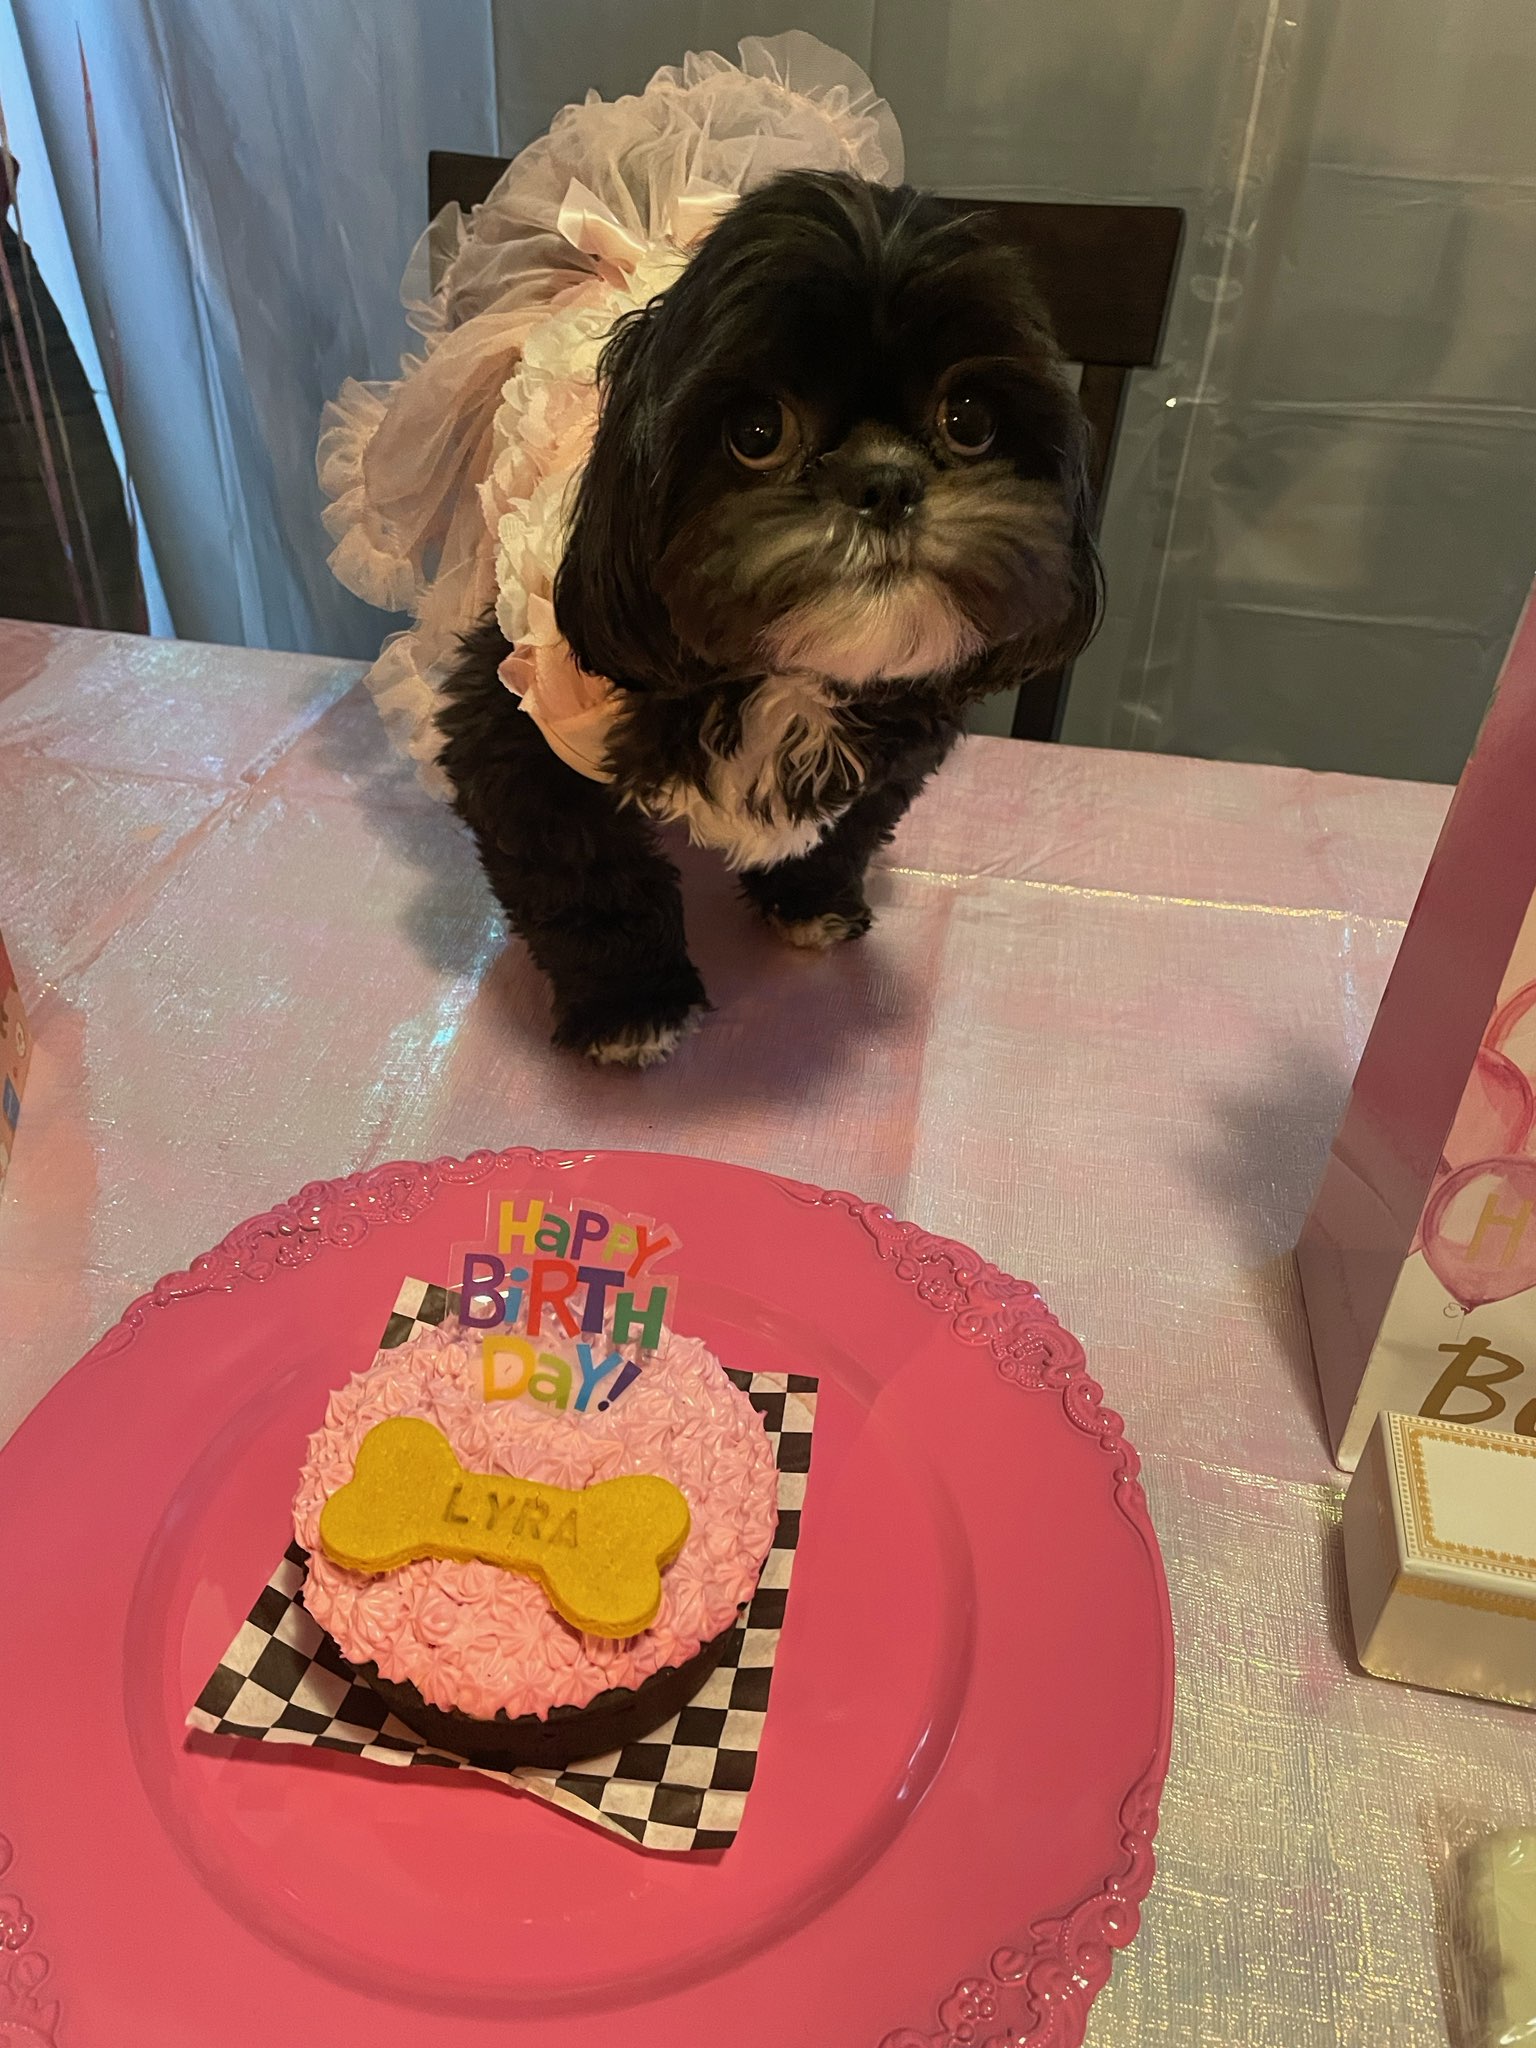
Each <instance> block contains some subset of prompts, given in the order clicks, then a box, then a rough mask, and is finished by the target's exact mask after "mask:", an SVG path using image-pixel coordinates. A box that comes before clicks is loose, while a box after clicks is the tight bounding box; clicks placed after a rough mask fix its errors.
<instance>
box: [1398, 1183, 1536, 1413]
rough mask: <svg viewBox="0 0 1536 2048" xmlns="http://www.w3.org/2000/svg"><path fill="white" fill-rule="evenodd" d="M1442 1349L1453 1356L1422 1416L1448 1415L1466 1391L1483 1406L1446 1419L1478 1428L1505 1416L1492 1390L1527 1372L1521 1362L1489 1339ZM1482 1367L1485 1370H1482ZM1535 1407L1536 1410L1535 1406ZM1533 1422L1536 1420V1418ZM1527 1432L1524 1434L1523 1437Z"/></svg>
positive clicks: (1500, 1399)
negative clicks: (1449, 1405) (1453, 1401)
mask: <svg viewBox="0 0 1536 2048" xmlns="http://www.w3.org/2000/svg"><path fill="white" fill-rule="evenodd" d="M1526 1207H1527V1208H1529V1207H1530V1204H1529V1203H1527V1204H1526ZM1478 1229H1479V1230H1481V1229H1482V1225H1481V1224H1479V1225H1478ZM1472 1241H1473V1243H1474V1244H1475V1243H1476V1242H1477V1240H1476V1238H1474V1239H1473V1240H1472ZM1439 1348H1440V1350H1442V1351H1449V1352H1450V1353H1451V1354H1452V1357H1451V1362H1450V1364H1449V1365H1448V1366H1447V1367H1446V1368H1445V1371H1444V1372H1443V1373H1441V1375H1440V1377H1439V1379H1437V1380H1436V1381H1435V1384H1434V1385H1433V1386H1432V1387H1431V1388H1430V1390H1429V1393H1428V1395H1427V1396H1426V1398H1425V1401H1424V1405H1423V1406H1422V1407H1421V1408H1420V1410H1419V1413H1420V1414H1421V1415H1429V1416H1443V1415H1445V1411H1446V1405H1447V1403H1448V1402H1449V1401H1450V1399H1451V1396H1452V1395H1453V1394H1457V1393H1460V1392H1461V1391H1462V1390H1463V1389H1465V1390H1466V1392H1467V1393H1469V1394H1472V1395H1475V1396H1479V1397H1480V1398H1481V1400H1482V1404H1483V1405H1482V1406H1481V1407H1480V1408H1478V1409H1477V1410H1476V1411H1475V1412H1474V1411H1473V1410H1471V1409H1467V1408H1458V1409H1457V1411H1456V1413H1455V1414H1454V1415H1452V1416H1450V1417H1448V1418H1447V1419H1448V1420H1449V1421H1452V1422H1470V1423H1472V1424H1474V1425H1475V1424H1477V1423H1479V1422H1491V1421H1492V1420H1493V1418H1494V1416H1495V1415H1502V1414H1503V1413H1504V1409H1505V1407H1506V1405H1507V1404H1506V1402H1505V1399H1504V1396H1503V1395H1502V1394H1496V1393H1495V1392H1494V1391H1493V1390H1494V1388H1495V1387H1501V1386H1503V1384H1504V1382H1505V1381H1506V1380H1514V1379H1518V1378H1519V1377H1520V1375H1521V1373H1523V1372H1524V1371H1525V1367H1524V1366H1523V1365H1522V1364H1521V1362H1520V1360H1519V1359H1518V1358H1511V1357H1510V1356H1509V1354H1508V1353H1507V1352H1505V1351H1495V1350H1494V1349H1493V1348H1492V1346H1491V1345H1490V1344H1489V1342H1488V1339H1487V1338H1486V1337H1468V1338H1467V1339H1466V1340H1465V1342H1463V1343H1460V1344H1442V1345H1441V1346H1440V1347H1439ZM1479 1367H1482V1368H1483V1369H1482V1370H1481V1371H1480V1370H1479V1369H1478V1368H1479ZM1532 1406H1533V1407H1536V1403H1533V1404H1532ZM1530 1414H1531V1410H1530V1409H1526V1410H1525V1412H1524V1413H1523V1414H1522V1415H1521V1418H1520V1420H1521V1421H1522V1422H1524V1421H1525V1420H1526V1417H1527V1416H1529V1415H1530ZM1532 1419H1533V1420H1536V1417H1533V1418H1532ZM1526 1433H1527V1432H1525V1431H1522V1432H1521V1434H1522V1435H1523V1434H1526Z"/></svg>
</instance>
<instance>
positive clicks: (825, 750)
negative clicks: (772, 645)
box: [646, 674, 862, 868]
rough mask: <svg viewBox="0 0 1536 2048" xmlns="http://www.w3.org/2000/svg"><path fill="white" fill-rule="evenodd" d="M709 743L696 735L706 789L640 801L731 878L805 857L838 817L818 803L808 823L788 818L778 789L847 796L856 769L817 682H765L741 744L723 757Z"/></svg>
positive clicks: (710, 738) (669, 788)
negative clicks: (718, 857) (736, 871)
mask: <svg viewBox="0 0 1536 2048" xmlns="http://www.w3.org/2000/svg"><path fill="white" fill-rule="evenodd" d="M718 737H719V736H718V733H712V730H711V728H710V727H709V726H706V727H705V731H704V745H705V748H706V750H707V751H708V753H709V756H710V763H709V772H708V775H707V777H706V778H705V786H704V788H702V789H699V788H696V787H695V786H694V785H693V784H692V783H685V782H680V781H678V782H669V783H666V784H664V785H663V786H662V788H661V789H660V790H659V791H658V792H657V794H656V795H655V796H654V797H653V798H651V799H650V800H648V802H647V804H646V809H647V811H648V812H649V813H650V815H651V816H652V817H654V818H659V819H662V820H664V821H666V822H672V821H681V822H682V823H684V824H686V825H687V827H688V836H689V838H690V839H691V840H692V841H693V843H694V844H695V845H696V846H712V847H714V848H715V849H716V851H717V852H719V853H723V854H724V856H725V863H726V866H727V867H730V868H767V867H774V866H776V865H777V864H778V862H780V861H784V860H793V859H794V858H795V857H796V856H797V855H799V854H802V853H809V852H810V850H811V848H812V847H813V846H814V845H815V844H816V842H817V840H818V839H819V838H820V837H821V835H822V833H823V832H824V831H825V830H826V828H827V826H828V825H829V824H831V823H832V821H833V820H834V819H835V818H837V817H838V816H840V814H841V813H842V812H843V811H844V810H845V809H846V808H847V802H848V799H847V797H846V796H842V798H841V800H840V801H838V802H836V803H829V804H827V805H825V806H823V805H822V804H821V803H819V802H818V803H817V805H816V809H815V812H814V814H813V815H812V816H811V817H809V818H798V817H792V816H791V815H790V812H789V808H788V805H787V803H786V800H785V794H784V788H785V782H786V780H787V781H789V782H790V783H791V784H792V785H793V786H794V787H795V788H797V789H799V788H802V787H804V786H805V785H807V784H808V785H809V788H810V790H811V792H812V793H813V795H815V794H816V793H817V792H818V791H819V790H821V789H824V788H825V787H827V785H828V784H830V783H832V782H834V781H835V782H836V783H837V784H838V786H839V788H840V790H846V788H847V779H848V777H849V775H850V774H851V775H853V776H854V777H855V778H857V777H858V776H860V775H861V773H862V769H861V765H860V763H859V760H858V757H857V755H855V754H854V753H853V752H852V750H851V749H850V748H849V747H848V745H847V743H846V742H845V740H844V739H843V736H842V732H841V729H840V727H839V725H838V721H837V714H836V711H835V709H834V707H833V705H832V702H831V699H830V697H829V695H828V691H827V685H826V683H825V682H824V681H823V680H822V678H821V677H820V676H814V675H806V674H788V675H779V676H769V677H768V678H767V680H766V681H765V682H762V683H760V684H759V685H758V687H757V689H756V690H754V691H753V693H752V695H751V697H750V698H749V699H748V701H747V705H746V709H745V711H744V713H743V716H742V728H741V744H740V745H739V746H738V747H736V748H735V749H733V750H732V751H729V752H726V751H724V750H723V748H721V747H720V746H718V744H717V741H718Z"/></svg>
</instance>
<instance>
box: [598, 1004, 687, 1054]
mask: <svg viewBox="0 0 1536 2048" xmlns="http://www.w3.org/2000/svg"><path fill="white" fill-rule="evenodd" d="M703 1016H704V1012H703V1010H702V1009H698V1010H690V1011H689V1012H688V1014H687V1016H686V1017H685V1018H684V1019H683V1021H682V1023H681V1024H627V1025H625V1026H623V1027H622V1029H620V1030H619V1031H618V1032H617V1033H615V1035H614V1036H613V1037H611V1038H594V1039H592V1040H590V1041H589V1042H588V1043H587V1044H586V1045H584V1046H582V1048H581V1050H582V1051H583V1052H584V1053H585V1054H586V1056H587V1058H588V1059H589V1060H591V1061H593V1063H594V1064H595V1065H597V1066H599V1067H659V1066H660V1065H661V1063H662V1061H663V1060H665V1059H670V1058H671V1056H672V1054H673V1053H674V1052H675V1051H676V1050H677V1048H678V1046H679V1045H680V1044H681V1043H682V1041H683V1040H684V1039H685V1038H686V1037H687V1036H688V1034H689V1032H690V1031H697V1030H698V1028H699V1025H700V1023H701V1022H702V1021H703Z"/></svg>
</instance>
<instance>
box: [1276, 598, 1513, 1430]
mask: <svg viewBox="0 0 1536 2048" xmlns="http://www.w3.org/2000/svg"><path fill="white" fill-rule="evenodd" d="M1297 1261H1298V1264H1299V1266H1300V1269H1301V1281H1302V1290H1303V1293H1304V1295H1305V1298H1306V1305H1307V1316H1308V1320H1309V1322H1310V1324H1311V1330H1312V1350H1313V1356H1314V1358H1315V1359H1316V1362H1317V1372H1318V1378H1319V1380H1320V1381H1321V1383H1322V1392H1323V1407H1324V1410H1325V1413H1326V1415H1327V1421H1328V1433H1329V1437H1330V1439H1331V1441H1332V1444H1333V1452H1334V1456H1335V1458H1336V1459H1337V1460H1338V1462H1339V1464H1340V1465H1342V1466H1343V1467H1344V1468H1345V1470H1346V1471H1353V1470H1354V1467H1355V1464H1356V1462H1357V1460H1358V1459H1359V1456H1360V1453H1361V1450H1362V1449H1363V1447H1364V1445H1365V1442H1366V1439H1367V1438H1368V1436H1369V1435H1370V1431H1371V1428H1372V1425H1373V1424H1374V1422H1375V1420H1376V1417H1377V1415H1378V1414H1379V1413H1380V1412H1381V1411H1382V1410H1383V1409H1389V1410H1394V1411H1397V1412H1400V1413H1405V1414H1419V1415H1431V1416H1443V1417H1444V1418H1445V1419H1447V1420H1448V1421H1453V1422H1465V1423H1471V1424H1473V1425H1475V1426H1477V1427H1480V1428H1484V1429H1497V1430H1515V1431H1518V1432H1520V1433H1521V1434H1523V1435H1526V1436H1536V599H1532V600H1531V601H1529V602H1528V603H1527V605H1526V608H1525V611H1524V613H1523V615H1522V617H1521V620H1520V623H1519V625H1518V626H1517V627H1516V629H1515V637H1514V639H1513V640H1512V641H1511V643H1510V648H1509V653H1508V654H1507V656H1506V657H1505V661H1504V668H1503V672H1502V674H1501V675H1500V678H1499V685H1498V688H1497V690H1496V691H1495V693H1494V698H1493V702H1492V704H1491V705H1490V707H1489V710H1488V715H1487V717H1486V718H1485V720H1484V722H1483V729H1482V732H1481V733H1480V735H1479V737H1478V742H1477V746H1476V747H1475V749H1474V750H1473V754H1472V758H1471V760H1470V761H1469V762H1468V763H1467V768H1466V772H1465V774H1464V775H1463V776H1462V778H1461V783H1460V785H1459V787H1458V788H1457V791H1456V794H1455V796H1454V798H1453V799H1452V801H1451V808H1450V811H1449V813H1448V815H1447V817H1446V821H1445V825H1444V828H1443V829H1442V831H1441V834H1440V839H1439V843H1438V845H1437V846H1436V848H1435V851H1434V856H1433V858H1432V859H1431V861H1430V864H1429V871H1428V873H1427V874H1426V875H1425V877H1424V886H1423V888H1422V889H1421V890H1420V891H1419V900H1418V902H1417V904H1416V905H1415V906H1414V912H1413V916H1412V917H1411V918H1410V919H1409V921H1408V928H1407V930H1406V931H1405V932H1404V934H1403V942H1402V946H1401V948H1400V949H1399V951H1398V956H1397V961H1396V964H1395V966H1394V967H1393V969H1392V977H1391V979H1390V981H1389V982H1388V983H1387V990H1386V994H1385V995H1384V996H1383V997H1382V1002H1381V1008H1380V1010H1379V1012H1378V1013H1377V1017H1376V1021H1375V1024H1374V1025H1373V1026H1372V1029H1371V1035H1370V1038H1369V1040H1368V1041H1367V1043H1366V1048H1365V1053H1364V1056H1363V1057H1362V1059H1361V1061H1360V1070H1359V1072H1358V1073H1357V1074H1356V1076H1355V1084H1354V1088H1353V1090H1352V1091H1351V1094H1350V1098H1349V1104H1348V1107H1347V1108H1346V1110H1345V1113H1344V1121H1343V1123H1342V1124H1341V1125H1340V1127H1339V1132H1338V1136H1337V1137H1336V1138H1335V1139H1334V1142H1333V1151H1332V1153H1331V1154H1330V1156H1329V1160H1328V1166H1327V1170H1326V1171H1325V1173H1324V1175H1323V1183H1322V1186H1321V1188H1320V1189H1319V1190H1318V1195H1317V1199H1316V1201H1315V1202H1314V1204H1313V1207H1312V1213H1311V1215H1310V1216H1309V1217H1308V1219H1307V1224H1306V1228H1305V1230H1304V1231H1303V1233H1302V1237H1301V1243H1300V1245H1299V1246H1298V1247H1297Z"/></svg>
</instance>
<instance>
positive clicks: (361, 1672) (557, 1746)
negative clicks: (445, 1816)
mask: <svg viewBox="0 0 1536 2048" xmlns="http://www.w3.org/2000/svg"><path fill="white" fill-rule="evenodd" d="M735 1626H736V1624H735V1622H734V1621H733V1622H732V1623H731V1627H730V1628H726V1629H722V1630H721V1632H720V1634H719V1635H717V1636H716V1637H715V1638H714V1640H713V1641H712V1642H708V1643H705V1644H704V1645H703V1646H702V1648H700V1649H698V1650H696V1651H695V1652H694V1654H693V1655H692V1656H691V1657H690V1658H689V1659H688V1661H687V1662H686V1663H685V1664H671V1665H668V1666H667V1668H666V1669H665V1670H663V1671H653V1672H652V1673H651V1675H650V1677H649V1678H647V1679H643V1680H642V1681H641V1683H640V1684H639V1685H638V1686H635V1687H630V1686H627V1685H621V1686H614V1687H612V1688H610V1690H609V1691H607V1692H600V1693H599V1694H598V1695H597V1697H596V1699H593V1700H589V1701H588V1702H587V1704H586V1705H585V1706H584V1707H551V1708H550V1710H549V1713H548V1714H547V1715H543V1714H519V1715H518V1717H517V1718H516V1719H515V1720H510V1719H509V1718H508V1717H507V1715H505V1714H503V1713H498V1714H497V1715H496V1717H495V1719H494V1720H491V1721H483V1720H481V1719H479V1718H478V1717H477V1716H476V1715H474V1714H464V1713H461V1712H460V1711H459V1710H458V1708H457V1707H434V1706H433V1705H432V1704H431V1703H430V1702H429V1701H427V1700H425V1699H423V1698H422V1696H421V1693H420V1692H419V1691H418V1690H417V1688H416V1687H415V1686H414V1685H413V1684H412V1683H411V1681H410V1680H409V1679H394V1678H382V1677H381V1676H380V1675H379V1668H378V1666H377V1665H376V1664H359V1665H356V1666H355V1667H354V1668H355V1670H356V1671H357V1675H358V1677H359V1678H363V1679H366V1680H367V1682H368V1684H369V1685H371V1686H372V1687H373V1689H374V1691H375V1692H376V1693H377V1694H378V1695H379V1697H380V1698H381V1699H382V1700H383V1701H384V1702H385V1703H386V1704H387V1706H388V1707H389V1710H390V1712H391V1713H392V1714H396V1715H398V1716H399V1718H400V1719H401V1720H402V1721H403V1722H404V1723H405V1725H406V1727H407V1728H409V1729H411V1730H413V1731H414V1733H415V1734H417V1735H419V1736H420V1737H421V1738H422V1740H423V1741H424V1742H430V1743H431V1745H432V1747H433V1748H434V1749H447V1750H452V1752H453V1753H454V1755H455V1756H462V1757H468V1759H469V1760H470V1762H471V1763H476V1764H489V1765H491V1766H493V1767H494V1768H495V1769H497V1770H506V1771H510V1770H516V1769H518V1768H519V1767H520V1766H522V1765H525V1764H533V1765H535V1766H538V1767H541V1768H543V1769H546V1770H552V1771H559V1770H564V1769H565V1767H566V1765H567V1764H573V1763H579V1762H580V1761H581V1759H582V1758H583V1757H591V1756H606V1755H607V1754H608V1752H609V1750H613V1749H622V1748H623V1747H624V1745H625V1744H626V1743H627V1742H638V1741H639V1740H640V1739H641V1737H642V1736H645V1735H649V1734H650V1733H651V1731H652V1730H653V1729H655V1728H659V1727H660V1726H661V1724H662V1722H663V1721H670V1720H671V1718H672V1716H673V1715H674V1714H676V1713H680V1712H681V1711H682V1709H683V1708H684V1707H685V1706H687V1704H688V1702H689V1700H691V1699H692V1698H693V1696H694V1694H695V1693H696V1692H697V1691H698V1689H699V1687H700V1686H701V1685H702V1684H703V1683H704V1681H705V1679H706V1678H708V1676H709V1674H710V1673H711V1671H713V1670H714V1668H715V1666H716V1665H717V1664H718V1663H719V1662H720V1659H721V1658H722V1657H723V1656H724V1654H725V1646H726V1643H727V1642H728V1641H729V1640H730V1635H731V1629H732V1628H734V1627H735Z"/></svg>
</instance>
